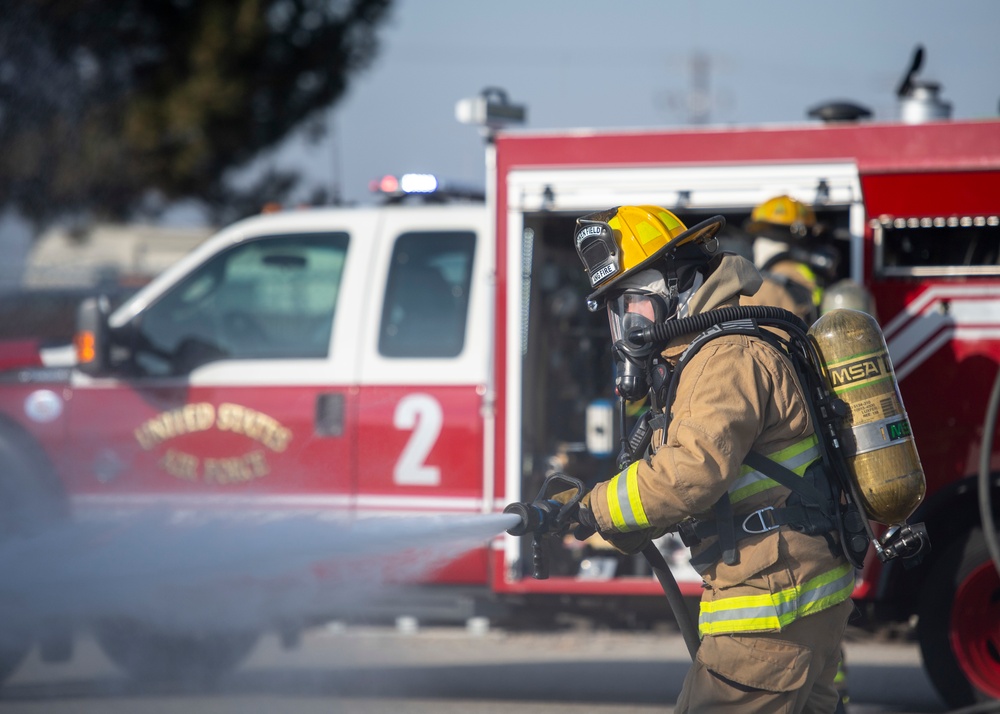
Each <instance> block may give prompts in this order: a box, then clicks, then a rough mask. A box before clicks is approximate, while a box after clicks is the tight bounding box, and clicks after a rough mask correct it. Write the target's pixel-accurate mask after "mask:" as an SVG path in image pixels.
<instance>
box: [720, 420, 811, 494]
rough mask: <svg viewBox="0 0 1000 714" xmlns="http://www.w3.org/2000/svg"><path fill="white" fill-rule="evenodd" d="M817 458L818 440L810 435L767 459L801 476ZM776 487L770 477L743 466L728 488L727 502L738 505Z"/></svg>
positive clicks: (775, 483) (769, 455) (768, 456)
mask: <svg viewBox="0 0 1000 714" xmlns="http://www.w3.org/2000/svg"><path fill="white" fill-rule="evenodd" d="M819 456H820V454H819V439H818V438H817V437H816V435H815V434H812V435H810V436H807V437H806V438H805V439H802V440H801V441H798V442H796V443H794V444H792V445H791V446H789V447H788V448H786V449H782V450H781V451H776V452H775V453H773V454H768V455H767V458H769V459H771V461H775V462H777V463H779V464H781V465H782V466H784V467H785V468H787V469H790V470H791V471H793V472H795V473H796V474H797V475H799V476H801V475H802V474H804V473H805V472H806V469H807V468H809V466H810V465H811V464H812V463H813V462H814V461H815V460H816V459H818V458H819ZM777 485H778V483H777V482H776V481H774V480H773V479H771V478H770V477H768V476H765V475H764V474H762V473H761V472H760V471H756V470H754V469H752V468H751V467H749V466H747V465H745V464H744V465H743V467H742V468H741V469H740V477H739V478H738V479H737V480H736V481H735V482H734V483H733V484H732V485H731V486H730V487H729V501H730V503H738V502H740V501H742V500H744V499H745V498H748V497H750V496H753V495H754V494H757V493H760V492H761V491H766V490H768V489H769V488H775V487H777Z"/></svg>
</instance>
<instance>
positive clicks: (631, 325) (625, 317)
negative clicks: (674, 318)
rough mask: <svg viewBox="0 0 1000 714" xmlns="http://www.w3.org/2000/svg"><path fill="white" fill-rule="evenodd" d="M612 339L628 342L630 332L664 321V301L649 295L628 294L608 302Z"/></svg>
mask: <svg viewBox="0 0 1000 714" xmlns="http://www.w3.org/2000/svg"><path fill="white" fill-rule="evenodd" d="M608 318H609V321H610V323H611V339H612V341H614V342H618V341H619V340H623V339H625V340H627V338H628V334H629V332H631V331H632V330H636V329H642V328H644V327H650V326H652V325H655V324H656V323H658V322H661V321H662V320H663V300H662V298H660V297H659V296H657V295H651V294H649V293H635V292H626V293H622V294H621V295H619V296H617V297H615V298H614V299H609V300H608Z"/></svg>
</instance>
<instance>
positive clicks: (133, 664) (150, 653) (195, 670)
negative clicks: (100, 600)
mask: <svg viewBox="0 0 1000 714" xmlns="http://www.w3.org/2000/svg"><path fill="white" fill-rule="evenodd" d="M95 635H96V637H97V642H98V644H99V645H100V647H101V650H102V651H103V652H104V654H105V655H106V656H107V657H108V659H110V660H111V661H112V662H113V663H114V664H115V665H116V666H117V667H118V668H120V669H121V670H122V671H124V672H125V673H126V674H128V675H129V676H130V677H132V678H134V679H137V680H141V681H145V682H154V681H155V682H166V681H169V682H177V683H182V684H194V685H206V684H211V683H212V682H214V681H215V680H216V679H218V678H219V677H221V676H222V675H224V674H226V673H228V672H230V671H231V670H233V669H235V668H236V667H237V666H239V665H240V664H241V663H242V662H243V660H244V659H246V658H247V656H249V654H250V652H251V651H252V650H253V648H254V646H255V645H256V644H257V639H258V635H257V633H251V632H213V633H203V634H193V633H191V634H188V633H177V632H165V631H163V630H159V629H157V628H155V627H152V626H149V625H146V624H144V623H140V622H137V621H134V620H126V619H120V620H112V621H107V622H103V623H101V624H99V625H98V626H97V628H96V631H95Z"/></svg>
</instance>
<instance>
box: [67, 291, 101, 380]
mask: <svg viewBox="0 0 1000 714" xmlns="http://www.w3.org/2000/svg"><path fill="white" fill-rule="evenodd" d="M109 312H110V304H109V303H108V298H107V297H106V296H104V295H100V296H98V297H89V298H86V299H84V300H83V301H82V302H81V303H80V306H79V307H78V308H77V310H76V335H74V337H73V346H74V347H75V348H76V366H77V368H78V369H79V370H80V371H81V372H83V373H84V374H89V375H91V376H96V375H99V374H102V373H103V372H104V371H105V370H106V369H107V368H108V313H109Z"/></svg>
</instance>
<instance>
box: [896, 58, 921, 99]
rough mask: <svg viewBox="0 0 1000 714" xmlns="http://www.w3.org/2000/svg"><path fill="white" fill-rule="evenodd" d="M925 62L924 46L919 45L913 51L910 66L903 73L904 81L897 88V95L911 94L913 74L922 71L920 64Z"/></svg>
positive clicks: (901, 96)
mask: <svg viewBox="0 0 1000 714" xmlns="http://www.w3.org/2000/svg"><path fill="white" fill-rule="evenodd" d="M923 63H924V47H923V45H917V47H916V49H915V50H914V51H913V59H912V60H910V68H909V69H908V70H907V71H906V74H905V75H903V81H902V82H900V83H899V89H897V90H896V96H897V97H899V98H903V97H905V96H907V95H909V93H910V90H911V89H913V76H914V75H915V74H916V73H917V72H919V71H920V66H921V65H922V64H923Z"/></svg>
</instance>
